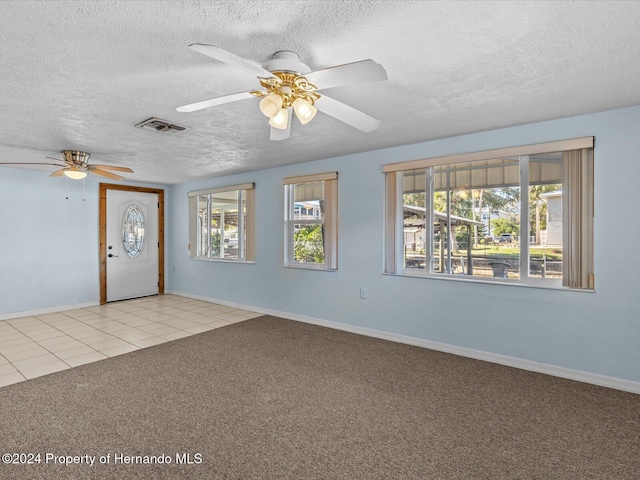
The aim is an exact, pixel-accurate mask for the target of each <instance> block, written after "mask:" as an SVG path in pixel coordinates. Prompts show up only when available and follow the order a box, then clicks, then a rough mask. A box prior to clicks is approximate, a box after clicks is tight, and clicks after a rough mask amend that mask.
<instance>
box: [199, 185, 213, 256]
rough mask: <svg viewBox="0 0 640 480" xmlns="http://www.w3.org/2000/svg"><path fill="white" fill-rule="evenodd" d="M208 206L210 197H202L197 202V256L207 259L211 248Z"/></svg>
mask: <svg viewBox="0 0 640 480" xmlns="http://www.w3.org/2000/svg"><path fill="white" fill-rule="evenodd" d="M207 205H208V196H207V195H200V196H198V198H197V200H196V209H197V216H198V218H197V231H198V236H197V241H198V245H197V253H196V255H197V256H199V257H206V256H208V255H209V247H210V244H211V243H210V235H209V228H208V218H209V213H208V209H207Z"/></svg>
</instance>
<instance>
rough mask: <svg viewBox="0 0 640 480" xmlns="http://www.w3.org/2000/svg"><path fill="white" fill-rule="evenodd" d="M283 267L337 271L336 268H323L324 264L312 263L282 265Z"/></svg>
mask: <svg viewBox="0 0 640 480" xmlns="http://www.w3.org/2000/svg"><path fill="white" fill-rule="evenodd" d="M284 268H291V269H293V270H313V271H315V272H337V271H338V269H329V268H325V267H324V265H317V266H314V265H313V264H307V265H305V264H301V265H284Z"/></svg>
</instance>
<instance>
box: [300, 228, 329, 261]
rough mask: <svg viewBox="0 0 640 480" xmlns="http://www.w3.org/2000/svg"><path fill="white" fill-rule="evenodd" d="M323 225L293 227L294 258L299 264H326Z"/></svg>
mask: <svg viewBox="0 0 640 480" xmlns="http://www.w3.org/2000/svg"><path fill="white" fill-rule="evenodd" d="M323 237H324V235H323V227H322V225H308V224H307V225H303V224H294V225H293V256H294V261H295V262H299V263H321V264H322V263H324V238H323Z"/></svg>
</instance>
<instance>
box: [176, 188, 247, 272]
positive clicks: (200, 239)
mask: <svg viewBox="0 0 640 480" xmlns="http://www.w3.org/2000/svg"><path fill="white" fill-rule="evenodd" d="M253 187H254V185H253V184H252V183H248V184H243V185H234V186H229V187H220V188H213V189H208V190H199V191H196V192H189V194H188V196H189V256H190V257H192V258H198V259H217V260H230V261H248V262H250V261H253V260H254V231H253V228H254V227H253V225H254V210H255V201H254V189H253Z"/></svg>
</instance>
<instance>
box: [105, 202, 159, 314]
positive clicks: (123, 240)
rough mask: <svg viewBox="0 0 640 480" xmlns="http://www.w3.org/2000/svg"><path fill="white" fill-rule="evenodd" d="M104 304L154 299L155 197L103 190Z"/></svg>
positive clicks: (155, 264)
mask: <svg viewBox="0 0 640 480" xmlns="http://www.w3.org/2000/svg"><path fill="white" fill-rule="evenodd" d="M106 230H107V232H106V233H107V236H106V240H107V302H113V301H115V300H123V299H126V298H135V297H144V296H147V295H156V294H158V291H159V283H158V282H159V278H158V194H156V193H142V192H131V191H126V190H107V229H106Z"/></svg>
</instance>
